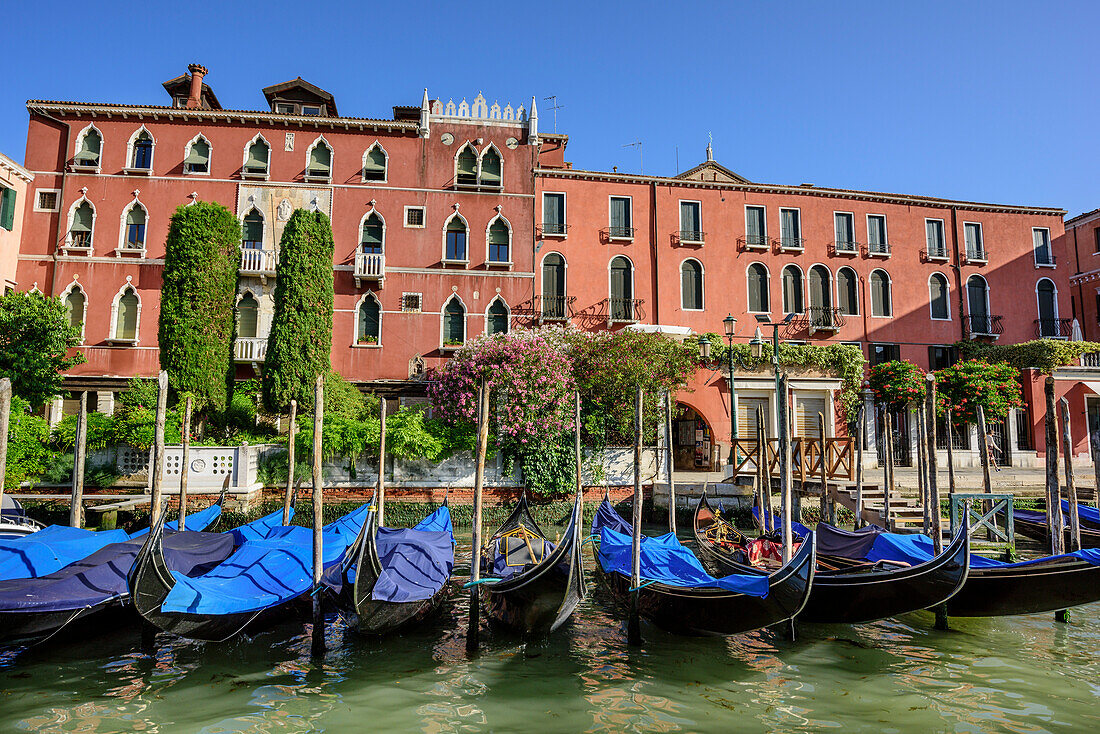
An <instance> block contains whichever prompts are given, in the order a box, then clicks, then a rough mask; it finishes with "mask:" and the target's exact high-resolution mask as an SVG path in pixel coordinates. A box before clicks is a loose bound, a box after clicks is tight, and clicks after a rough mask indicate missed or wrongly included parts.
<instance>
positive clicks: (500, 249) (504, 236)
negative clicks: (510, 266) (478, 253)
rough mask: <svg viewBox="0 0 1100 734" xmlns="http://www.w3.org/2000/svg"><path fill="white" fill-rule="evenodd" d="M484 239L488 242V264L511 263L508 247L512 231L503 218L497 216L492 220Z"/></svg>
mask: <svg viewBox="0 0 1100 734" xmlns="http://www.w3.org/2000/svg"><path fill="white" fill-rule="evenodd" d="M486 239H488V241H489V262H491V263H508V262H511V261H512V258H511V247H510V245H511V242H512V230H511V228H509V227H508V222H506V221H505V220H504V218H503V217H500V216H498V217H496V218H495V219H493V221H492V223H491V224H490V225H489V231H488V232H487V233H486Z"/></svg>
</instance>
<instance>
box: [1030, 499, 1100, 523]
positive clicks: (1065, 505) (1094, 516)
mask: <svg viewBox="0 0 1100 734" xmlns="http://www.w3.org/2000/svg"><path fill="white" fill-rule="evenodd" d="M1017 512H1019V510H1017ZM1062 512H1063V513H1064V517H1065V519H1066V524H1067V525H1068V524H1069V500H1062ZM1077 516H1078V517H1080V518H1081V519H1082V520H1086V521H1088V522H1092V523H1098V524H1100V510H1098V509H1096V508H1095V507H1089V506H1088V505H1083V504H1080V503H1078V504H1077Z"/></svg>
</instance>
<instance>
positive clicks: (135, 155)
mask: <svg viewBox="0 0 1100 734" xmlns="http://www.w3.org/2000/svg"><path fill="white" fill-rule="evenodd" d="M152 167H153V136H152V135H150V134H149V131H148V130H146V129H144V128H142V129H141V130H139V131H138V132H137V133H136V134H135V136H134V137H133V138H132V140H131V142H130V168H136V169H141V170H146V171H147V170H149V169H151V168H152Z"/></svg>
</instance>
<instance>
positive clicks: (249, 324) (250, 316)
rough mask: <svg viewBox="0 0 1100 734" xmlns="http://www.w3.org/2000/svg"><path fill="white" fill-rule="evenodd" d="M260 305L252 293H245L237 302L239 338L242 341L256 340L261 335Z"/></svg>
mask: <svg viewBox="0 0 1100 734" xmlns="http://www.w3.org/2000/svg"><path fill="white" fill-rule="evenodd" d="M259 329H260V304H259V302H257V301H256V297H255V296H253V295H252V294H251V293H245V294H244V296H243V297H242V298H241V300H239V301H237V336H238V337H239V338H241V339H255V338H257V337H258V336H259V335H260V333H259Z"/></svg>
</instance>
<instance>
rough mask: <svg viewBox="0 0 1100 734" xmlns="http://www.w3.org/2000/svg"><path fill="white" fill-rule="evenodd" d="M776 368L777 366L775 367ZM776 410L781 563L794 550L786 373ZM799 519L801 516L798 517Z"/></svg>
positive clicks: (783, 376) (792, 630) (785, 561)
mask: <svg viewBox="0 0 1100 734" xmlns="http://www.w3.org/2000/svg"><path fill="white" fill-rule="evenodd" d="M777 369H778V368H777ZM777 398H778V399H777V401H776V403H777V407H778V410H777V411H776V412H777V413H778V416H779V420H778V423H779V500H780V515H781V521H782V523H783V563H787V562H788V561H790V560H791V556H792V555H793V550H794V538H793V536H792V534H791V521H792V520H793V519H794V518H793V517H792V516H791V515H792V512H793V509H792V507H791V504H792V503H791V484H792V480H791V439H790V433H789V432H788V428H787V375H786V373H784V374H782V375H780V376H779V395H778V396H777ZM799 519H801V518H799ZM790 634H791V637H792V638H793V637H794V621H793V620H792V621H791V630H790Z"/></svg>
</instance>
